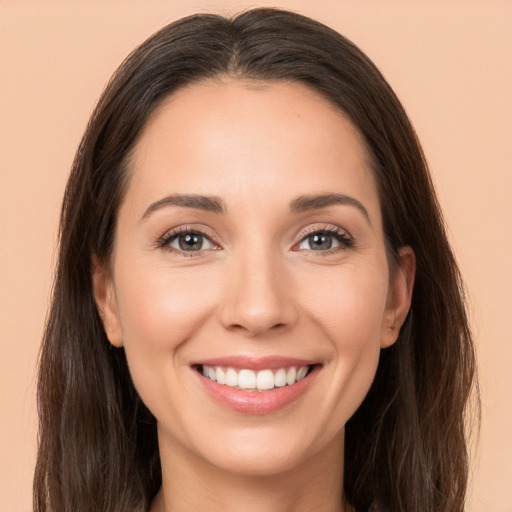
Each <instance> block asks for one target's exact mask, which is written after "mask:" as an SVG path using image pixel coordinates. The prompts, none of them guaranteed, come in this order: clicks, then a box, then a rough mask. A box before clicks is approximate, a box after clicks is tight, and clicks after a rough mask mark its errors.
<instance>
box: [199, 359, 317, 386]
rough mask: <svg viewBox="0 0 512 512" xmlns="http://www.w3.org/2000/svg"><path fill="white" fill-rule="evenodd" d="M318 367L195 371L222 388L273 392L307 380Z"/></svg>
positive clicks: (207, 369) (200, 367) (206, 366)
mask: <svg viewBox="0 0 512 512" xmlns="http://www.w3.org/2000/svg"><path fill="white" fill-rule="evenodd" d="M315 366H318V365H314V364H313V365H303V366H290V367H282V368H277V369H272V368H265V369H262V370H259V371H258V370H252V369H250V368H232V367H229V366H228V367H226V366H208V365H206V364H201V365H196V366H195V369H196V371H197V372H198V373H200V374H201V375H202V376H203V377H205V378H207V379H209V380H211V381H213V382H216V383H217V384H220V385H222V386H228V387H230V388H234V389H238V390H240V391H259V392H263V391H271V390H272V389H275V388H283V387H285V386H293V385H294V384H296V383H297V382H300V381H301V380H302V379H305V378H306V377H307V376H308V375H309V374H310V373H311V372H312V371H313V369H314V368H315Z"/></svg>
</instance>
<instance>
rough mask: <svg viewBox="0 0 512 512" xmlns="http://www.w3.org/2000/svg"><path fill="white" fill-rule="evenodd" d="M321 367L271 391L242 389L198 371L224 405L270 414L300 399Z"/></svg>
mask: <svg viewBox="0 0 512 512" xmlns="http://www.w3.org/2000/svg"><path fill="white" fill-rule="evenodd" d="M319 370H320V367H319V366H315V367H314V368H313V369H312V370H311V371H310V372H309V374H308V375H307V376H306V377H304V378H303V379H302V380H300V381H299V382H296V383H295V384H292V385H291V386H283V387H282V388H273V389H271V390H269V391H242V390H240V389H237V388H232V387H229V386H226V385H224V384H218V383H217V382H215V381H213V380H210V379H208V378H206V377H203V376H202V375H201V374H200V373H198V372H196V373H197V376H198V378H199V380H200V381H201V383H202V385H203V386H204V387H205V389H206V391H207V392H208V393H209V394H210V396H211V397H212V398H214V399H215V400H216V401H217V402H219V403H220V404H221V405H223V406H224V407H227V408H228V409H231V410H233V411H236V412H241V413H244V414H269V413H271V412H275V411H279V410H280V409H284V408H285V407H286V406H288V405H290V404H292V403H293V402H295V401H296V400H298V399H299V398H300V397H301V396H302V395H304V393H305V392H306V390H307V389H308V387H309V385H310V384H311V383H312V382H313V379H314V378H315V376H316V374H317V373H318V372H319Z"/></svg>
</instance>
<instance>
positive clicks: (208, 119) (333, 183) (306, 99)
mask: <svg viewBox="0 0 512 512" xmlns="http://www.w3.org/2000/svg"><path fill="white" fill-rule="evenodd" d="M131 171H132V177H131V184H130V185H129V190H128V192H129V193H130V190H131V191H132V192H133V190H135V191H136V192H137V194H138V196H139V198H140V200H141V201H143V202H147V201H150V200H154V199H155V198H154V195H155V194H157V193H159V192H161V193H162V194H165V193H191V192H194V193H198V194H215V195H222V196H223V195H224V194H227V195H228V196H231V197H232V198H239V199H240V200H251V201H269V200H270V199H271V198H269V190H279V191H280V192H281V194H283V195H287V196H290V197H292V196H293V195H302V194H305V193H325V192H332V191H335V192H339V193H347V192H349V193H352V194H356V195H357V194H361V193H362V192H364V191H366V192H370V193H371V194H373V197H372V200H376V201H377V202H378V197H377V192H376V186H375V182H374V176H373V171H372V170H371V165H370V158H369V156H368V153H367V151H366V149H365V144H364V142H363V139H362V136H361V135H360V133H359V132H358V130H357V129H356V128H355V126H354V125H353V123H352V122H351V121H350V120H349V119H348V117H347V116H346V115H345V114H343V113H342V112H340V111H339V110H338V109H336V107H335V106H334V105H332V104H331V103H330V102H328V101H327V100H326V99H325V98H324V97H323V96H322V95H321V94H320V93H318V92H316V91H314V90H313V89H311V88H309V87H307V86H306V85H302V84H298V83H289V82H279V81H278V82H275V81H274V82H265V81H257V82H254V81H252V82H251V81H246V80H234V79H230V80H227V79H226V80H223V81H207V82H201V83H196V84H193V85H190V86H187V87H184V88H182V89H180V90H178V91H176V92H175V93H174V94H172V95H171V96H170V97H169V98H167V99H166V100H165V101H164V102H163V103H162V104H161V105H160V106H159V108H158V109H157V110H156V111H155V112H154V114H153V115H152V116H151V117H150V119H149V121H148V122H147V124H146V126H145V128H144V130H143V132H142V134H141V136H140V138H139V140H138V143H137V145H136V147H135V151H134V153H133V158H132V161H131ZM349 189H351V190H349ZM366 192H365V193H366ZM149 196H151V197H149ZM229 198H230V197H228V198H227V199H228V201H229ZM275 199H276V198H275ZM367 199H368V198H367Z"/></svg>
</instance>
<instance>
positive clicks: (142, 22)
mask: <svg viewBox="0 0 512 512" xmlns="http://www.w3.org/2000/svg"><path fill="white" fill-rule="evenodd" d="M258 5H267V6H268V5H272V6H281V7H286V8H290V9H292V10H297V11H299V12H302V13H304V14H306V15H310V16H312V17H315V18H317V19H319V20H320V21H323V22H325V23H327V24H329V25H331V26H332V27H333V28H335V29H337V30H338V31H340V32H341V33H343V34H344V35H346V36H348V37H349V38H351V39H352V40H353V41H354V42H355V43H356V44H358V45H359V46H360V47H361V48H362V49H363V50H364V51H365V52H367V53H368V54H369V56H370V57H371V58H372V59H373V60H374V61H375V62H376V64H377V65H378V66H379V68H380V69H381V70H382V71H383V73H384V75H385V76H386V77H387V79H388V80H389V82H390V83H391V85H392V87H393V88H394V89H395V91H396V92H397V94H398V96H399V97H400V99H401V100H402V102H403V103H404V105H405V107H406V109H407V111H408V112H409V115H410V117H411V118H412V121H413V124H414V125H415V127H416V129H417V132H418V135H419V137H420V139H421V141H422V143H423V146H424V149H425V152H426V154H427V158H428V160H429V162H430V165H431V168H432V173H433V176H434V181H435V183H436V186H437V189H438V193H439V199H440V202H441V205H442V207H443V209H444V212H445V216H446V221H447V224H448V226H449V231H450V236H451V239H452V242H453V245H454V248H455V251H456V254H457V256H458V259H459V262H460V265H461V268H462V270H463V273H464V275H465V278H466V282H467V288H468V292H469V296H470V301H471V304H470V308H471V311H470V314H471V319H472V325H473V329H474V332H475V335H476V341H477V346H478V359H479V367H480V386H481V394H482V425H481V435H480V442H479V445H478V448H477V449H476V450H474V453H473V459H472V460H473V465H472V467H473V471H472V493H471V498H470V503H469V504H468V511H470V512H511V511H512V485H511V483H512V442H511V434H512V405H511V397H510V395H511V391H512V372H511V370H510V369H511V367H512V339H511V335H510V333H511V332H512V322H511V318H512V272H511V263H512V229H511V222H512V207H511V200H510V196H511V193H512V179H511V174H512V173H511V162H512V140H511V129H510V126H511V123H512V102H511V99H510V92H511V91H512V72H511V63H512V31H511V30H510V27H512V3H511V2H510V1H508V0H500V1H498V0H496V1H493V0H480V1H476V0H475V1H471V0H467V1H454V0H447V1H441V0H437V1H427V0H424V1H417V0H416V1H412V0H401V1H398V0H393V1H391V0H390V1H383V0H373V1H365V0H337V1H322V2H320V1H308V0H303V1H299V0H289V1H285V0H282V1H278V0H276V1H271V0H269V1H268V2H260V1H253V2H249V3H245V2H241V1H229V0H225V1H221V0H217V1H216V0H212V1H205V0H203V1H188V2H187V1H184V0H175V1H172V0H171V1H166V2H163V1H148V2H143V1H140V0H138V1H130V0H126V1H124V2H120V1H108V0H105V1H103V2H97V1H88V2H85V1H73V0H69V1H67V2H56V1H51V0H47V1H44V2H43V1H40V2H29V1H25V0H12V1H8V0H0V144H1V146H0V219H1V221H0V336H1V338H0V350H1V353H0V512H7V511H9V512H22V511H23V512H26V511H29V510H31V480H32V472H33V467H34V463H35V450H36V427H37V420H36V405H35V391H34V382H35V365H36V359H37V353H38V346H39V342H40V338H41V332H42V328H43V324H44V318H45V312H46V307H47V301H48V296H49V292H50V288H51V282H52V277H51V276H52V267H53V264H54V257H55V255H54V251H55V245H56V233H57V222H58V214H59V208H60V201H61V197H62V192H63V188H64V184H65V181H66V177H67V174H68V171H69V168H70V165H71V161H72V158H73V155H74V151H75V149H76V147H77V145H78V142H79V140H80V137H81V134H82V132H83V130H84V128H85V125H86V122H87V119H88V116H89V114H90V112H91V109H92V107H93V105H94V103H95V101H96V100H97V98H98V96H99V94H100V92H101V90H102V89H103V87H104V85H105V83H106V81H107V80H108V78H109V76H110V75H111V74H112V72H113V71H114V69H115V68H116V67H117V65H118V64H119V63H120V62H121V60H122V59H123V58H124V57H125V56H126V55H127V54H128V52H129V51H130V50H131V49H132V48H134V47H135V46H136V45H137V44H138V43H140V42H142V41H143V40H144V39H145V38H146V37H147V36H149V35H150V34H151V33H152V32H154V31H155V30H157V29H159V28H160V27H162V26H163V25H164V24H166V23H168V22H170V21H172V20H174V19H176V18H179V17H181V16H183V15H186V14H191V13H193V12H200V11H209V12H225V13H233V12H237V11H239V10H241V9H243V8H248V7H254V6H258Z"/></svg>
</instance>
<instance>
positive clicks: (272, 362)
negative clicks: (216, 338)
mask: <svg viewBox="0 0 512 512" xmlns="http://www.w3.org/2000/svg"><path fill="white" fill-rule="evenodd" d="M191 366H192V369H193V370H194V373H195V374H196V375H197V378H198V379H199V383H200V384H201V386H202V388H203V389H204V390H205V391H206V393H207V395H209V396H210V397H211V398H212V399H213V400H214V402H216V403H218V404H219V405H221V406H222V407H223V408H228V409H231V410H232V411H234V412H237V413H243V414H250V415H261V414H268V413H272V412H275V411H278V410H281V409H283V408H285V407H287V406H290V405H291V404H293V403H294V402H295V401H297V400H298V399H300V398H301V397H303V396H304V395H305V394H306V392H307V390H308V388H309V386H310V384H312V382H313V381H314V379H315V377H316V375H318V373H320V371H321V369H322V367H323V365H322V364H320V363H319V362H315V361H307V360H302V359H294V358H284V357H265V358H257V359H255V358H247V357H228V358H218V359H209V360H208V361H197V362H195V363H193V364H192V365H191Z"/></svg>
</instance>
